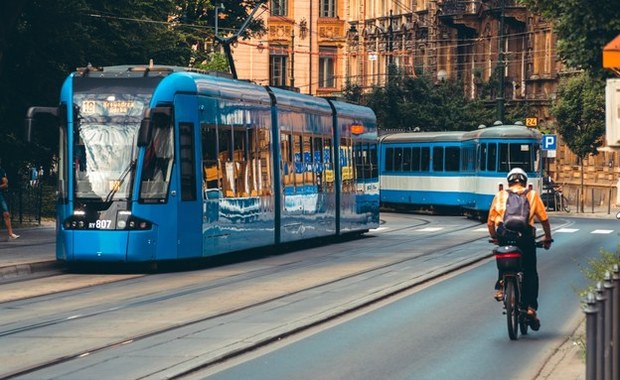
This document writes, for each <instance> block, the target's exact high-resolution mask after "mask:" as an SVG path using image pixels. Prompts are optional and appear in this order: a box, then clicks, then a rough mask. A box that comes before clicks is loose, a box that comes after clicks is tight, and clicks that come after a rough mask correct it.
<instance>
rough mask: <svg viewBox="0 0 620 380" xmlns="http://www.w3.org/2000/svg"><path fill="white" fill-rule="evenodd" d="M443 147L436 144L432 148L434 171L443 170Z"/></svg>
mask: <svg viewBox="0 0 620 380" xmlns="http://www.w3.org/2000/svg"><path fill="white" fill-rule="evenodd" d="M443 151H444V149H443V147H442V146H436V147H434V148H433V171H434V172H442V171H443Z"/></svg>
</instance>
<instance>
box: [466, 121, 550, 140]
mask: <svg viewBox="0 0 620 380" xmlns="http://www.w3.org/2000/svg"><path fill="white" fill-rule="evenodd" d="M463 137H464V138H465V139H467V140H469V139H494V138H497V139H520V138H521V139H535V140H540V139H541V138H542V134H541V133H540V132H539V131H538V130H537V129H534V128H528V127H526V126H524V125H518V124H516V125H496V126H492V127H486V128H479V129H476V130H474V131H469V132H467V133H465V135H464V136H463Z"/></svg>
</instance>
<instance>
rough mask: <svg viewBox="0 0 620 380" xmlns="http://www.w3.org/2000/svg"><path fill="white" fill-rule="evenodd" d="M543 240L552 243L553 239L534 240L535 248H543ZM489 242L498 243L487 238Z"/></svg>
mask: <svg viewBox="0 0 620 380" xmlns="http://www.w3.org/2000/svg"><path fill="white" fill-rule="evenodd" d="M545 242H549V243H553V242H554V240H553V239H551V240H537V241H536V248H544V246H545ZM489 243H491V244H496V245H499V242H498V241H497V240H496V239H489ZM546 249H549V248H546Z"/></svg>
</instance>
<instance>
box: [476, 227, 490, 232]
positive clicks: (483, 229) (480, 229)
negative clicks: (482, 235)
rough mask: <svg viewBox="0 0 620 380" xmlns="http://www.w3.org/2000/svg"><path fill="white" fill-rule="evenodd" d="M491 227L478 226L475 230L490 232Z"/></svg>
mask: <svg viewBox="0 0 620 380" xmlns="http://www.w3.org/2000/svg"><path fill="white" fill-rule="evenodd" d="M488 231H489V229H488V228H487V227H480V228H476V229H475V230H474V232H488Z"/></svg>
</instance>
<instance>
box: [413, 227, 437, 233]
mask: <svg viewBox="0 0 620 380" xmlns="http://www.w3.org/2000/svg"><path fill="white" fill-rule="evenodd" d="M441 230H443V227H426V228H421V229H419V230H417V231H418V232H436V231H441Z"/></svg>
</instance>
